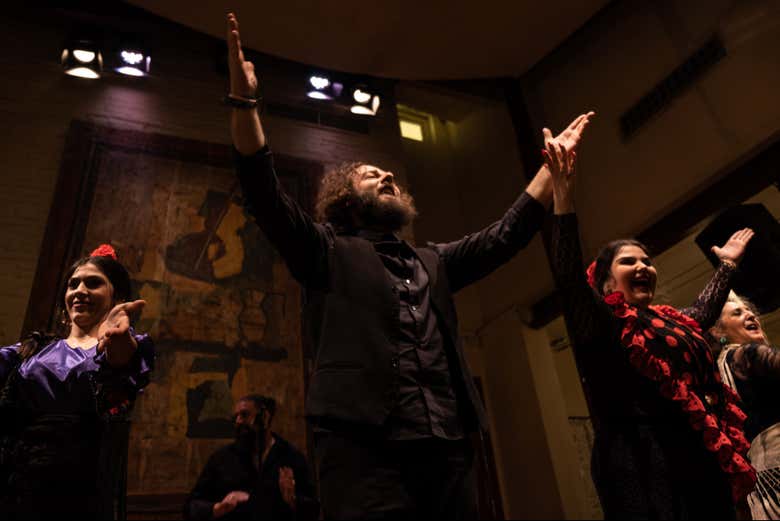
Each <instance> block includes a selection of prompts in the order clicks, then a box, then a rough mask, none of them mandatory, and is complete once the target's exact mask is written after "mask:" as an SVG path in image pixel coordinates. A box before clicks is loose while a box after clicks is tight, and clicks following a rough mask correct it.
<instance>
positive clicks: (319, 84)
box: [306, 75, 344, 100]
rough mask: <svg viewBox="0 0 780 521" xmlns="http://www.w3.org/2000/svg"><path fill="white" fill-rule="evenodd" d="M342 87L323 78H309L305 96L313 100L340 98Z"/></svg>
mask: <svg viewBox="0 0 780 521" xmlns="http://www.w3.org/2000/svg"><path fill="white" fill-rule="evenodd" d="M343 88H344V85H342V84H341V83H338V82H331V81H330V79H328V78H326V77H325V76H316V75H315V76H311V77H310V78H309V91H308V92H307V93H306V95H307V96H308V97H310V98H313V99H319V100H332V99H335V98H338V97H339V96H341V91H342V89H343Z"/></svg>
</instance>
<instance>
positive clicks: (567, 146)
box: [542, 111, 595, 214]
mask: <svg viewBox="0 0 780 521" xmlns="http://www.w3.org/2000/svg"><path fill="white" fill-rule="evenodd" d="M594 115H595V112H592V111H591V112H588V113H587V114H581V115H579V116H578V117H577V118H576V119H575V120H574V121H572V122H571V123H570V124H569V126H568V127H566V129H565V130H564V131H563V132H561V133H560V134H558V135H557V136H555V137H553V135H552V132H551V131H550V129H549V128H545V129H543V130H542V134H543V135H544V150H543V151H542V153H543V154H544V157H545V165H546V166H547V168H548V169H549V171H550V174H551V177H552V186H553V200H554V202H555V208H554V210H555V213H556V214H562V213H569V212H572V211H574V185H575V175H574V173H575V166H576V160H577V152H576V149H577V147H578V146H579V144H580V141H581V139H582V135H583V133H584V131H585V128H586V127H587V126H588V123H590V118H591V117H592V116H594Z"/></svg>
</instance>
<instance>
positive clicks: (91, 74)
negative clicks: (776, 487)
mask: <svg viewBox="0 0 780 521" xmlns="http://www.w3.org/2000/svg"><path fill="white" fill-rule="evenodd" d="M60 61H61V63H62V69H63V70H64V72H65V74H67V75H69V76H76V77H77V78H87V79H90V80H96V79H98V78H100V75H101V74H102V73H103V55H102V53H101V50H100V45H99V44H98V42H97V40H94V39H76V38H71V39H69V40H68V41H67V42H66V43H65V45H64V48H63V49H62V57H61V59H60Z"/></svg>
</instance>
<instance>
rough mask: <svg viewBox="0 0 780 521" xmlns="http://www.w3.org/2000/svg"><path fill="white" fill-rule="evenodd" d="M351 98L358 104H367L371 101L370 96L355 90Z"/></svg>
mask: <svg viewBox="0 0 780 521" xmlns="http://www.w3.org/2000/svg"><path fill="white" fill-rule="evenodd" d="M352 97H353V98H355V101H357V102H358V103H368V101H369V100H370V99H371V94H369V93H368V92H363V91H362V90H360V89H355V92H353V93H352Z"/></svg>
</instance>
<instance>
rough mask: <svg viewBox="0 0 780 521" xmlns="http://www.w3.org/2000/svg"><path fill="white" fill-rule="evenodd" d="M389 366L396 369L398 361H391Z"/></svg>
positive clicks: (394, 359) (395, 359)
mask: <svg viewBox="0 0 780 521" xmlns="http://www.w3.org/2000/svg"><path fill="white" fill-rule="evenodd" d="M390 365H392V366H393V367H398V359H397V358H393V361H392V362H390Z"/></svg>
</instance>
